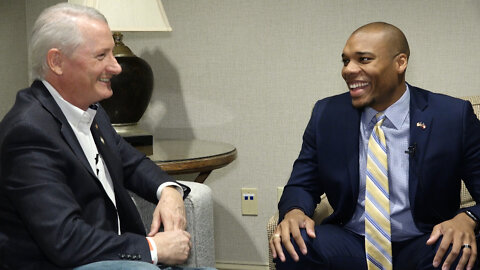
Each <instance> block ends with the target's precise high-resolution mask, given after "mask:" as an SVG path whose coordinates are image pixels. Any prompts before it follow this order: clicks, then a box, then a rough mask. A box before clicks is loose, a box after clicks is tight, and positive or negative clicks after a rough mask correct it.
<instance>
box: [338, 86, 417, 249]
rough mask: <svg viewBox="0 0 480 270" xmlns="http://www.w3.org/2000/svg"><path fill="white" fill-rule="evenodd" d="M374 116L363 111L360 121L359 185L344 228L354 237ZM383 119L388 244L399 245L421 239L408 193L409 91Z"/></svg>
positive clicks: (359, 226)
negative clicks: (389, 224)
mask: <svg viewBox="0 0 480 270" xmlns="http://www.w3.org/2000/svg"><path fill="white" fill-rule="evenodd" d="M377 113H378V112H377V111H376V110H374V109H372V108H369V107H368V108H365V110H364V111H363V113H362V117H361V121H360V138H359V140H360V142H359V170H360V171H359V173H360V179H359V181H360V185H359V194H358V201H357V206H356V209H355V212H354V214H353V217H352V219H351V220H350V221H349V222H348V223H347V224H346V225H345V228H346V229H348V230H351V231H353V232H355V233H357V234H360V235H365V223H364V217H365V181H366V178H365V177H366V170H367V168H366V167H367V152H368V139H369V138H370V134H371V133H372V131H373V127H374V125H375V122H374V121H372V120H373V118H374V117H375V115H376V114H377ZM384 113H385V116H386V119H385V121H384V122H383V125H382V129H383V131H384V133H385V138H386V140H387V155H388V183H389V186H390V216H391V226H392V241H403V240H407V239H410V238H412V237H415V236H418V235H422V233H421V232H420V231H419V230H418V228H417V227H416V226H415V223H414V222H413V217H412V212H411V208H410V199H409V195H408V194H409V192H408V180H409V177H408V159H409V155H408V153H405V151H406V150H408V146H409V139H410V138H409V137H410V90H409V88H408V85H407V90H406V91H405V93H404V94H403V95H402V97H401V98H400V99H399V100H397V102H395V103H394V104H392V105H391V106H390V107H388V108H387V109H386V110H385V111H384Z"/></svg>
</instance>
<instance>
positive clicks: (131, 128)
mask: <svg viewBox="0 0 480 270" xmlns="http://www.w3.org/2000/svg"><path fill="white" fill-rule="evenodd" d="M113 128H115V130H116V131H117V133H118V135H120V136H122V137H123V138H124V139H125V141H127V142H128V143H130V144H131V145H132V146H133V147H135V148H136V149H137V150H139V151H140V152H142V153H144V154H145V155H147V156H150V155H152V154H153V135H152V134H149V133H148V132H146V131H145V130H143V129H141V128H140V127H139V126H138V125H137V124H131V125H121V124H120V125H119V124H113Z"/></svg>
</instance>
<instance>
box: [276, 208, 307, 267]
mask: <svg viewBox="0 0 480 270" xmlns="http://www.w3.org/2000/svg"><path fill="white" fill-rule="evenodd" d="M300 228H302V229H303V228H305V229H306V230H307V235H308V236H309V237H311V238H315V222H314V221H313V220H312V219H311V218H309V217H308V216H307V215H305V213H303V212H302V210H299V209H293V210H290V211H289V212H288V213H287V214H286V215H285V218H284V219H283V220H282V222H280V224H278V226H277V228H276V229H275V232H274V233H273V236H272V238H271V239H270V243H269V244H270V249H271V250H272V255H273V258H277V257H278V258H280V260H281V261H282V262H284V261H285V254H283V250H282V244H283V246H284V247H285V249H286V250H287V252H288V253H289V254H290V256H291V257H292V258H293V259H294V260H295V261H298V260H299V257H298V254H297V253H296V252H295V248H294V247H293V245H292V243H291V242H290V235H292V237H293V239H294V240H295V242H296V243H297V245H298V247H299V248H300V250H301V251H302V253H303V255H306V254H307V247H306V245H305V242H304V241H303V238H302V235H301V234H300Z"/></svg>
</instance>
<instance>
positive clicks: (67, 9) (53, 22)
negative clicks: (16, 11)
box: [30, 3, 107, 79]
mask: <svg viewBox="0 0 480 270" xmlns="http://www.w3.org/2000/svg"><path fill="white" fill-rule="evenodd" d="M79 18H88V19H93V20H99V21H104V22H105V23H107V19H106V18H105V16H103V15H102V14H101V13H100V12H99V11H97V10H96V9H94V8H90V7H85V6H80V5H74V4H69V3H60V4H57V5H54V6H51V7H49V8H47V9H45V10H44V11H42V13H41V14H40V16H38V19H37V20H36V21H35V24H34V26H33V31H32V38H31V40H30V60H31V63H32V69H31V76H32V78H33V79H44V77H45V75H46V72H47V70H48V68H49V67H48V64H47V52H48V51H49V50H50V49H52V48H57V49H59V50H60V51H62V53H64V54H65V55H67V56H69V55H72V54H73V52H74V51H75V49H76V48H77V47H78V46H79V45H80V44H82V42H83V41H84V37H83V35H82V33H81V32H80V30H79V28H78V24H77V23H78V19H79Z"/></svg>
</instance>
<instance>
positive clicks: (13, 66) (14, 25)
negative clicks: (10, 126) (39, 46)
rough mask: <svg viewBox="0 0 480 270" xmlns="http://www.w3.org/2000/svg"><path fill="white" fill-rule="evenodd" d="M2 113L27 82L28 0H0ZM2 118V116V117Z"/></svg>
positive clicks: (0, 112)
mask: <svg viewBox="0 0 480 270" xmlns="http://www.w3.org/2000/svg"><path fill="white" fill-rule="evenodd" d="M0 59H2V60H1V61H2V63H1V64H0V82H1V84H0V116H1V117H3V115H4V114H5V113H7V111H8V109H10V107H11V106H12V104H13V101H14V100H15V93H16V91H17V90H18V89H20V88H23V87H25V86H26V85H27V82H28V79H27V59H28V57H27V41H26V32H25V1H15V0H0ZM0 119H1V118H0Z"/></svg>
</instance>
